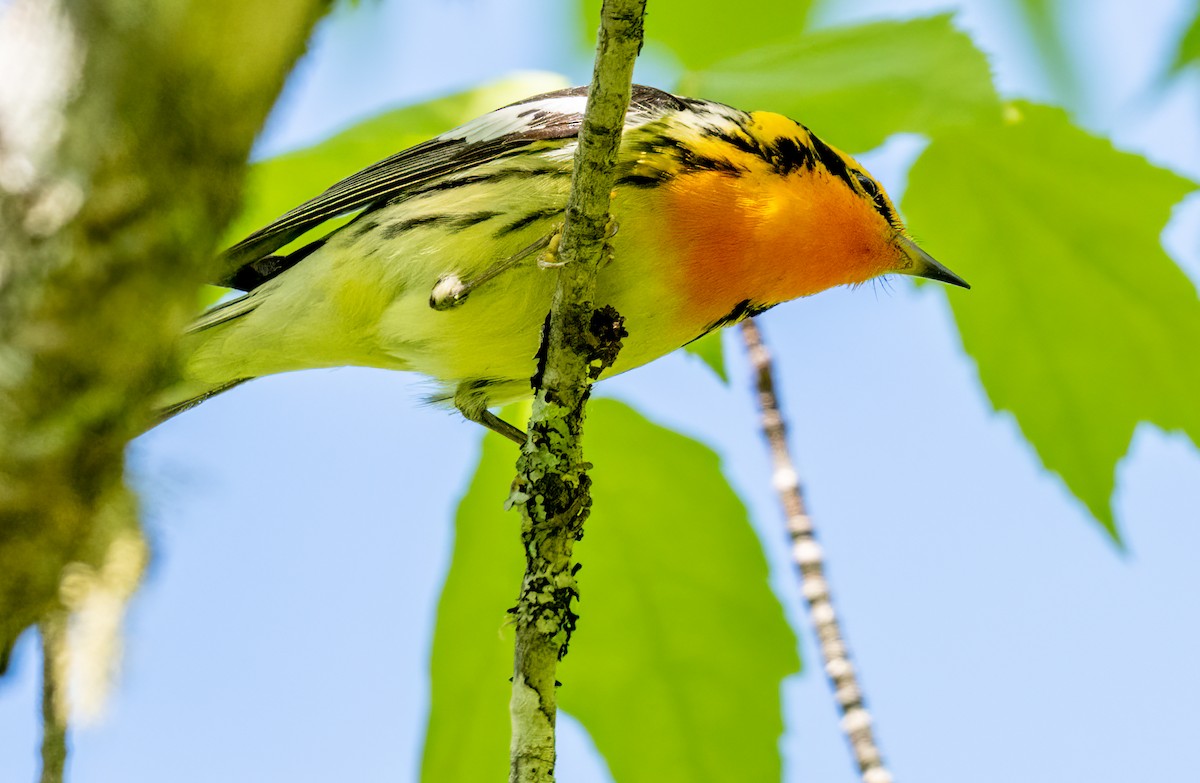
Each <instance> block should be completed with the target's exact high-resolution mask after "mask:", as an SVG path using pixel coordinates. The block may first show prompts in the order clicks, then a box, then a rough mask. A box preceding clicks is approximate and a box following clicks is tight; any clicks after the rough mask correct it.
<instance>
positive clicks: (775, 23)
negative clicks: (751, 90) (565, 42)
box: [579, 0, 812, 68]
mask: <svg viewBox="0 0 1200 783" xmlns="http://www.w3.org/2000/svg"><path fill="white" fill-rule="evenodd" d="M580 6H581V10H580V14H579V19H580V20H581V23H582V27H581V29H582V31H583V34H582V36H581V37H580V45H581V48H582V50H583V51H585V52H586V53H587V55H588V56H589V57H591V54H592V52H594V51H595V49H596V30H597V20H599V19H600V0H582V2H581V3H580ZM811 6H812V2H811V0H759V2H756V3H755V4H754V13H744V12H740V11H738V10H735V9H733V7H732V6H730V5H729V3H726V2H717V0H654V2H652V3H648V4H647V6H646V41H647V42H648V43H650V42H653V43H656V44H659V45H661V48H662V49H665V50H666V51H668V52H670V53H671V54H672V55H674V56H675V59H677V60H678V62H679V63H680V64H681V65H682V66H683V67H685V68H703V67H705V66H707V65H709V64H710V63H712V62H714V61H716V60H719V59H720V58H722V57H726V56H728V55H734V54H739V53H741V52H745V51H749V50H752V49H756V48H758V47H760V46H763V45H765V44H769V43H772V42H773V41H777V40H781V39H783V38H786V37H787V36H789V35H792V34H795V33H799V32H800V31H801V30H803V29H804V23H805V21H806V20H807V18H808V12H809V10H810V8H811ZM764 20H769V22H770V23H769V24H764Z"/></svg>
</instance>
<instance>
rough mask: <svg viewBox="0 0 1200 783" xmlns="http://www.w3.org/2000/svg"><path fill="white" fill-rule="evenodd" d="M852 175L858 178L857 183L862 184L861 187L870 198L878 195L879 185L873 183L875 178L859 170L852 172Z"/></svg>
mask: <svg viewBox="0 0 1200 783" xmlns="http://www.w3.org/2000/svg"><path fill="white" fill-rule="evenodd" d="M854 176H855V177H857V178H858V184H859V185H862V189H863V190H864V191H866V193H867V195H868V196H870V197H871V198H876V197H878V196H879V186H878V185H876V184H875V180H873V179H871V178H870V177H868V176H867V175H866V174H863V173H862V172H861V171H856V172H854Z"/></svg>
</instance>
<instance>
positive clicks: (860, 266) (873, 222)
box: [751, 112, 971, 288]
mask: <svg viewBox="0 0 1200 783" xmlns="http://www.w3.org/2000/svg"><path fill="white" fill-rule="evenodd" d="M751 117H753V118H754V120H755V123H756V125H757V126H758V130H759V132H760V133H762V134H763V136H764V137H765V138H773V139H774V143H773V145H774V146H775V147H778V148H780V149H781V151H789V152H790V151H791V150H792V148H793V147H794V148H795V152H793V153H792V154H793V155H796V156H798V157H799V158H800V159H801V160H802V161H803V163H804V165H803V166H801V167H799V168H798V169H797V170H796V171H795V172H794V173H791V172H785V173H784V174H783V179H784V180H785V181H787V182H788V183H789V185H790V186H791V188H792V190H793V191H794V193H795V195H796V197H794V198H793V199H792V202H793V204H795V202H797V201H799V202H803V203H804V204H807V205H811V206H810V207H803V206H801V207H795V206H794V209H795V210H796V212H797V214H796V215H795V217H799V218H801V220H799V221H798V225H801V224H802V225H803V226H804V230H806V231H807V232H809V233H810V234H815V235H820V234H827V235H828V239H829V241H828V242H827V243H825V244H824V245H823V246H822V247H821V249H822V250H828V251H832V252H831V253H830V252H825V253H822V252H818V253H814V254H813V255H814V258H815V259H822V258H823V259H826V266H827V269H826V270H824V271H825V273H826V274H825V275H823V277H828V278H830V280H829V282H834V280H836V282H839V283H850V284H855V283H861V282H864V281H866V280H869V279H871V278H873V277H876V276H878V275H886V274H902V275H912V276H914V277H924V278H928V279H930V280H938V281H940V282H943V283H948V284H950V285H956V286H961V287H962V288H970V287H971V286H970V285H968V284H967V282H966V281H965V280H963V279H962V278H961V277H959V276H958V275H956V274H954V273H953V272H951V271H950V270H949V269H947V268H946V267H945V266H944V265H942V264H941V263H939V262H938V261H937V260H935V259H934V258H933V256H931V255H929V254H928V253H926V252H925V251H924V250H922V249H921V248H920V247H919V246H918V245H917V243H916V242H914V241H913V239H912V237H910V236H909V234H908V230H907V228H906V227H905V225H904V222H903V221H902V220H901V219H900V216H899V214H898V213H897V211H896V207H895V205H894V204H893V203H892V200H891V198H889V197H888V194H887V191H885V190H884V188H883V186H882V185H881V184H880V183H879V182H878V181H877V180H876V179H875V178H874V177H872V176H871V175H870V173H868V172H867V170H866V169H864V168H863V167H862V165H861V164H859V162H858V161H856V160H855V159H854V158H852V157H851V156H849V155H847V154H846V153H844V152H842V151H841V150H839V149H837V148H836V147H833V146H831V145H829V144H826V143H825V142H824V141H823V140H821V138H820V137H818V136H817V135H816V134H815V133H812V132H811V131H809V130H808V128H806V127H804V126H803V125H801V124H800V123H798V122H795V121H794V120H790V119H787V118H785V117H782V116H780V115H778V114H770V113H767V112H756V113H754V114H752V115H751ZM767 146H768V148H770V147H771V146H772V145H771V144H768V145H767ZM838 278H840V279H838Z"/></svg>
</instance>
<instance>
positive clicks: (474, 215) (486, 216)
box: [451, 211, 500, 228]
mask: <svg viewBox="0 0 1200 783" xmlns="http://www.w3.org/2000/svg"><path fill="white" fill-rule="evenodd" d="M494 217H500V213H499V212H488V211H482V212H469V213H467V214H465V215H459V216H457V217H455V218H454V220H453V221H451V222H452V223H453V224H454V227H455V228H470V227H471V226H477V225H479V224H480V223H484V222H486V221H488V220H491V219H492V218H494Z"/></svg>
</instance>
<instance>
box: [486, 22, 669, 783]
mask: <svg viewBox="0 0 1200 783" xmlns="http://www.w3.org/2000/svg"><path fill="white" fill-rule="evenodd" d="M645 10H646V2H645V0H605V2H604V5H603V8H602V10H601V23H600V35H599V42H598V45H597V50H596V64H595V68H594V71H593V73H592V84H591V87H590V89H589V93H588V102H587V109H586V111H585V112H584V117H583V125H582V127H581V129H580V133H579V142H578V149H577V150H576V153H575V170H574V173H573V177H572V180H571V194H570V196H569V198H568V200H567V211H566V221H565V223H564V226H563V233H562V240H561V243H560V246H559V247H560V250H559V254H560V260H561V261H562V262H563V266H562V267H561V268H560V269H559V271H558V282H557V286H556V288H555V292H554V300H553V303H552V305H551V312H550V315H549V317H548V321H547V327H546V333H545V334H544V335H543V340H542V348H541V352H540V356H539V361H538V373H537V376H535V379H534V386H535V387H536V388H537V395H536V397H535V398H534V404H533V413H532V417H531V418H530V421H529V430H528V440H527V441H526V443H525V446H524V447H523V448H522V451H521V457H520V459H519V460H518V461H517V478H516V480H515V481H514V482H513V492H512V496H511V498H510V504H512V505H518V506H520V507H521V510H522V531H521V538H522V542H523V543H524V547H525V577H524V579H523V581H522V584H521V594H520V599H519V602H518V604H517V606H516V607H515V608H514V609H513V613H514V614H515V624H516V644H515V649H514V656H513V693H512V701H511V704H510V707H509V711H510V714H511V717H512V727H513V728H512V731H513V736H512V746H511V754H510V768H509V780H510V781H511V782H512V783H549V781H553V780H554V762H555V735H554V730H555V719H556V715H557V710H558V706H557V694H556V692H555V688H556V687H557V685H558V682H557V680H556V679H555V675H556V671H557V667H558V661H559V660H560V659H561V658H562V656H563V655H565V654H566V652H567V646H568V644H569V642H570V637H571V631H572V630H573V629H574V627H575V620H576V615H575V613H574V612H573V611H572V609H571V601H572V600H573V599H574V598H575V597H576V595H577V592H576V587H575V572H576V570H577V569H576V568H575V567H574V566H573V564H572V550H573V548H574V544H575V541H577V540H578V539H579V537H580V536H581V535H582V532H583V522H584V520H585V519H586V518H587V515H588V511H589V508H590V506H591V496H590V493H589V485H590V479H589V478H588V475H587V472H586V469H587V464H586V463H585V462H584V459H583V450H582V446H581V443H580V439H581V436H582V432H583V414H584V403H585V402H586V400H587V396H588V392H589V389H590V388H591V384H592V382H593V381H594V380H596V379H597V378H598V377H599V376H600V373H601V372H603V370H604V369H605V368H607V367H608V366H610V365H611V364H612V363H613V361H615V359H616V355H617V352H618V351H619V350H620V348H621V338H622V337H624V336H625V331H624V327H623V324H622V319H621V316H620V314H619V313H617V312H616V311H615V310H613V308H611V307H604V308H602V309H600V310H596V309H595V304H594V298H595V290H596V270H597V269H598V268H599V265H600V260H601V258H602V257H603V254H604V252H605V235H606V232H607V227H608V222H609V202H610V194H611V192H612V188H613V184H614V182H615V181H616V172H615V170H614V166H615V164H616V160H617V152H618V149H619V146H620V142H621V131H622V128H623V127H624V123H625V112H626V110H627V108H628V106H629V97H630V90H631V87H630V85H631V81H632V77H633V63H634V61H635V59H636V58H637V54H638V52H639V51H640V50H641V46H642V17H643V16H644V14H645Z"/></svg>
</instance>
